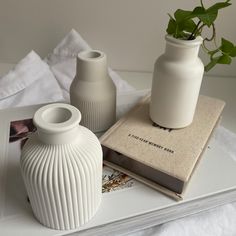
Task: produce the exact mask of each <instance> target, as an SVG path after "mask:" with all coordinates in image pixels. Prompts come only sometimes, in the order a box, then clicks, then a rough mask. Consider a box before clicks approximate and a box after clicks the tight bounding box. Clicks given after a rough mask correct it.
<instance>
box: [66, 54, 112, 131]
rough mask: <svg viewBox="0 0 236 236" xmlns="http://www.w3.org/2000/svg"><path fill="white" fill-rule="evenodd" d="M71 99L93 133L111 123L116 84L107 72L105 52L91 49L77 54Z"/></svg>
mask: <svg viewBox="0 0 236 236" xmlns="http://www.w3.org/2000/svg"><path fill="white" fill-rule="evenodd" d="M70 102H71V104H72V105H74V106H76V107H77V108H78V109H79V110H80V111H81V113H82V120H81V124H82V125H84V126H85V127H87V128H89V129H90V130H92V131H93V132H101V131H105V130H107V129H108V128H110V126H112V125H113V124H114V122H115V120H116V87H115V85H114V83H113V81H112V79H111V78H110V76H109V75H108V70H107V58H106V55H105V53H103V52H101V51H96V50H90V51H83V52H80V53H79V54H78V56H77V67H76V76H75V78H74V80H73V82H72V84H71V86H70Z"/></svg>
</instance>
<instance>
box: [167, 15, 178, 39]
mask: <svg viewBox="0 0 236 236" xmlns="http://www.w3.org/2000/svg"><path fill="white" fill-rule="evenodd" d="M176 27H177V24H176V21H175V20H174V19H173V18H170V20H169V23H168V27H167V29H166V32H167V33H168V34H169V35H174V34H175V32H176Z"/></svg>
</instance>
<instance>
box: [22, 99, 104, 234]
mask: <svg viewBox="0 0 236 236" xmlns="http://www.w3.org/2000/svg"><path fill="white" fill-rule="evenodd" d="M80 119H81V114H80V112H79V110H78V109H77V108H75V107H73V106H71V105H68V104H60V103H58V104H50V105H47V106H44V107H42V108H40V109H39V110H38V111H37V112H36V113H35V115H34V118H33V121H34V124H35V125H36V127H37V132H36V133H34V134H33V135H32V136H31V137H30V138H29V140H28V141H27V142H26V144H25V146H24V148H23V150H22V154H21V160H20V165H21V170H22V175H23V179H24V183H25V186H26V190H27V193H28V196H29V199H30V204H31V206H32V209H33V213H34V215H35V217H36V218H37V219H38V220H39V222H41V223H42V224H43V225H45V226H47V227H50V228H53V229H59V230H68V229H74V228H78V227H80V226H82V225H83V224H85V223H86V222H88V221H89V220H90V219H91V218H92V217H93V216H94V214H95V213H96V211H97V209H98V207H99V204H100V202H101V197H102V149H101V145H100V143H99V140H98V139H97V137H96V136H95V135H94V134H93V133H92V132H91V131H90V130H89V129H87V128H85V127H83V126H80V125H79V122H80Z"/></svg>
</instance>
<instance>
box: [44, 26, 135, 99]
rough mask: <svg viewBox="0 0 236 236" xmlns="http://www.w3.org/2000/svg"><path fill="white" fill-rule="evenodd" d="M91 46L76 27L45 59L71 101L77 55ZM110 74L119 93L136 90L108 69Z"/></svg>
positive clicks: (64, 93)
mask: <svg viewBox="0 0 236 236" xmlns="http://www.w3.org/2000/svg"><path fill="white" fill-rule="evenodd" d="M89 49H91V47H90V46H89V45H88V44H87V43H86V41H85V40H84V39H83V38H82V37H81V36H80V34H79V33H78V32H76V31H75V30H74V29H72V30H71V32H70V33H69V34H67V35H66V37H65V38H64V39H63V40H62V41H61V42H60V43H59V44H58V46H57V47H56V48H55V49H54V50H53V52H52V53H51V54H49V56H48V57H47V58H46V59H45V60H46V62H47V63H48V64H49V65H50V67H51V70H52V72H53V74H54V75H55V77H56V79H57V81H58V83H59V85H60V87H61V89H62V91H63V96H64V98H65V99H66V100H67V101H69V88H70V84H71V82H72V80H73V78H74V77H75V74H76V57H77V54H78V53H79V52H81V51H84V50H89ZM108 71H109V75H110V76H111V78H112V80H113V82H114V83H115V85H116V88H117V94H118V95H119V94H120V93H123V92H127V91H134V88H133V87H131V86H130V85H129V84H128V83H127V82H126V81H124V80H122V79H121V78H120V76H119V75H118V74H117V73H116V72H114V71H113V70H111V69H110V68H109V69H108Z"/></svg>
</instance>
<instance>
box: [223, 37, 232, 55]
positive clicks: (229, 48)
mask: <svg viewBox="0 0 236 236" xmlns="http://www.w3.org/2000/svg"><path fill="white" fill-rule="evenodd" d="M220 49H221V51H222V52H225V53H231V52H232V51H233V50H234V44H233V43H231V42H230V41H229V40H226V39H224V38H222V39H221V47H220Z"/></svg>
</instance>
